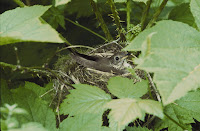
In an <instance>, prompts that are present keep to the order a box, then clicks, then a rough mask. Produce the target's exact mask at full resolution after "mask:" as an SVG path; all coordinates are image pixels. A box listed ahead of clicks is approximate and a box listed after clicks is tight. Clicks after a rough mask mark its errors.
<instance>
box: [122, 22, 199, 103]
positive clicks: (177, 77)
mask: <svg viewBox="0 0 200 131" xmlns="http://www.w3.org/2000/svg"><path fill="white" fill-rule="evenodd" d="M152 32H157V33H156V34H155V35H153V37H152V39H151V50H150V54H149V55H148V56H147V57H145V58H143V57H140V58H139V59H142V60H140V63H138V64H139V65H138V66H137V68H140V69H142V70H146V71H148V72H154V73H155V75H154V82H155V83H156V85H157V87H158V90H159V92H160V94H161V96H162V100H163V104H164V105H166V104H169V103H172V102H174V101H175V100H177V99H179V98H181V97H183V96H184V95H186V94H187V92H188V91H190V90H195V89H197V88H198V87H199V86H200V81H199V78H200V51H199V50H200V32H198V31H196V30H195V29H194V28H191V27H190V26H188V25H186V24H183V23H180V22H174V21H161V22H158V23H157V25H156V26H154V27H152V28H151V29H147V30H145V31H144V32H142V33H140V34H139V35H138V36H137V37H136V38H135V39H134V40H133V41H132V42H131V43H130V45H128V46H127V47H126V48H125V50H129V51H133V50H142V46H141V43H142V42H143V41H144V39H146V37H147V36H148V35H149V34H151V33H152ZM167 36H169V37H167ZM136 62H137V61H136Z"/></svg>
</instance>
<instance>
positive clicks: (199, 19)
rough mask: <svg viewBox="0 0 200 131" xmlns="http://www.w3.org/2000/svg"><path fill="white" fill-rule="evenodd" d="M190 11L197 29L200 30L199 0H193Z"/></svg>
mask: <svg viewBox="0 0 200 131" xmlns="http://www.w3.org/2000/svg"><path fill="white" fill-rule="evenodd" d="M190 9H191V12H192V14H193V16H194V19H195V21H196V24H197V27H198V28H199V30H200V13H199V12H200V1H199V0H191V2H190Z"/></svg>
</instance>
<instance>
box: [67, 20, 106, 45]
mask: <svg viewBox="0 0 200 131" xmlns="http://www.w3.org/2000/svg"><path fill="white" fill-rule="evenodd" d="M65 20H67V21H69V22H71V23H72V24H74V25H76V26H79V27H81V28H83V29H85V30H87V31H89V32H91V33H92V34H94V35H96V36H98V37H100V38H101V39H103V40H105V41H106V40H107V39H106V38H105V37H103V36H101V35H99V34H98V33H96V32H94V31H92V30H90V29H89V28H87V27H85V26H82V25H80V24H79V23H77V22H74V21H72V20H70V19H68V18H65Z"/></svg>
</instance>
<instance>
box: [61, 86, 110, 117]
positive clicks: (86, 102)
mask: <svg viewBox="0 0 200 131" xmlns="http://www.w3.org/2000/svg"><path fill="white" fill-rule="evenodd" d="M74 87H75V88H76V89H74V90H70V94H69V95H67V98H66V99H65V100H64V102H63V103H62V104H61V108H60V109H61V113H64V114H70V115H76V114H82V113H97V114H101V113H103V105H104V104H106V103H107V102H109V101H110V100H111V97H110V95H108V94H106V93H105V92H104V91H103V90H101V89H100V88H98V87H95V86H90V85H86V84H76V85H74Z"/></svg>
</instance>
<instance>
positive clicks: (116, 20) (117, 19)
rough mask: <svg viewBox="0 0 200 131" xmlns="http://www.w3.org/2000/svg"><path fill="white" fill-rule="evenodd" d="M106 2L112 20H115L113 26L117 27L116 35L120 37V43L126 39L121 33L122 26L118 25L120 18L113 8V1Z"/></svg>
mask: <svg viewBox="0 0 200 131" xmlns="http://www.w3.org/2000/svg"><path fill="white" fill-rule="evenodd" d="M107 1H108V3H109V5H110V8H111V11H112V14H113V17H114V20H115V24H116V26H117V31H118V34H119V35H120V38H121V40H122V41H126V37H125V34H124V33H123V30H122V25H121V23H120V17H119V15H118V12H117V9H116V7H115V4H114V2H113V0H107Z"/></svg>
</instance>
